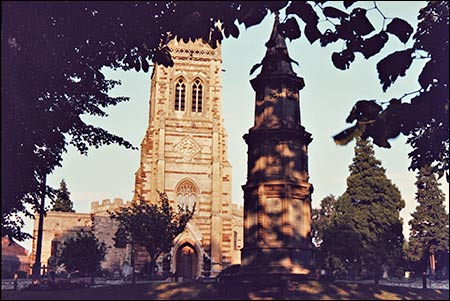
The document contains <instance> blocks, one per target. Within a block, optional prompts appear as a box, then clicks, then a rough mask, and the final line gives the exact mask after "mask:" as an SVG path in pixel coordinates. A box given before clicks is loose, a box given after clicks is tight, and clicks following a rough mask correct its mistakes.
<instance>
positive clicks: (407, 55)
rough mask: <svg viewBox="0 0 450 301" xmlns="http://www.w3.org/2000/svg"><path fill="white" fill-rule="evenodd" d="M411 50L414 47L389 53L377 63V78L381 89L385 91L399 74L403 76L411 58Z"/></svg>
mask: <svg viewBox="0 0 450 301" xmlns="http://www.w3.org/2000/svg"><path fill="white" fill-rule="evenodd" d="M413 51H414V49H412V48H409V49H406V50H402V51H397V52H394V53H391V54H390V55H388V56H387V57H385V58H384V59H382V60H381V61H380V62H379V63H378V64H377V71H378V78H379V79H380V83H381V84H382V85H383V91H386V90H387V88H388V87H389V86H390V85H391V84H392V83H394V82H395V80H396V79H397V78H398V77H399V76H405V74H406V70H407V69H408V68H409V67H410V66H411V63H412V60H413V58H412V53H413Z"/></svg>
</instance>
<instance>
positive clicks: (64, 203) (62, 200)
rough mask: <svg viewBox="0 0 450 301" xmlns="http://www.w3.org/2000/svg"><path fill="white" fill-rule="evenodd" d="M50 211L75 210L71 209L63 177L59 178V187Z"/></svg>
mask: <svg viewBox="0 0 450 301" xmlns="http://www.w3.org/2000/svg"><path fill="white" fill-rule="evenodd" d="M51 211H60V212H75V210H73V203H72V201H71V200H70V192H69V190H68V189H67V185H66V181H64V179H62V180H61V183H60V184H59V189H58V190H57V191H56V199H55V201H54V203H53V208H52V209H51Z"/></svg>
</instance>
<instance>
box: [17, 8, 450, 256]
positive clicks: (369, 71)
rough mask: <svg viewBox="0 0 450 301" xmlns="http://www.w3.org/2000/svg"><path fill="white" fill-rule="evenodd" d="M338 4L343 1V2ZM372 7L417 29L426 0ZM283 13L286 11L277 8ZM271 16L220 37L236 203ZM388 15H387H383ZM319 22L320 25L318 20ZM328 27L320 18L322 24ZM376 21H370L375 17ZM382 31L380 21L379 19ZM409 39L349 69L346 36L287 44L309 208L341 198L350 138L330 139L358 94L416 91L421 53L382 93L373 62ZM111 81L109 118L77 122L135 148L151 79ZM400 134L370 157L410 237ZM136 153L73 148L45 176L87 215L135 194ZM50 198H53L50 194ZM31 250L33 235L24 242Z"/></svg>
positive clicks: (119, 75)
mask: <svg viewBox="0 0 450 301" xmlns="http://www.w3.org/2000/svg"><path fill="white" fill-rule="evenodd" d="M340 3H342V2H339V5H341V4H340ZM365 5H366V6H367V8H370V7H372V6H373V3H372V1H370V2H366V3H365ZM377 5H378V7H379V8H380V9H381V11H382V12H383V13H384V15H386V16H387V17H394V16H396V17H401V18H403V19H405V20H407V21H408V22H409V23H410V24H411V25H412V26H413V27H414V28H415V27H416V24H417V20H416V19H417V12H418V9H419V8H420V7H423V6H424V2H417V1H392V2H384V1H383V2H381V1H379V2H377ZM367 15H368V17H369V18H371V20H375V22H374V23H376V22H381V21H382V18H381V17H380V14H379V13H378V12H377V11H376V10H370V11H368V13H367ZM281 20H283V15H281ZM273 21H274V18H273V15H270V16H268V17H266V18H265V19H264V21H263V22H262V23H261V24H259V25H257V26H254V27H250V28H249V29H247V30H246V29H245V27H244V26H243V25H240V26H239V29H240V35H239V38H238V39H233V38H229V39H225V40H224V41H223V43H222V59H223V63H222V69H223V73H222V86H223V88H222V100H223V118H224V122H225V128H226V130H227V133H228V156H229V158H228V159H229V161H230V163H231V165H232V167H233V174H232V201H233V203H237V204H241V205H242V204H243V193H242V189H241V186H242V185H243V184H245V181H246V176H247V175H246V166H247V145H246V144H245V142H244V140H243V139H242V136H243V135H244V134H245V133H247V132H248V129H249V128H250V127H252V126H253V118H254V102H255V93H254V91H253V89H252V88H251V86H250V82H249V80H250V79H252V78H254V77H255V76H256V75H257V74H258V73H259V71H260V70H257V71H256V72H255V73H254V74H253V75H250V74H249V72H250V69H251V67H252V66H253V65H254V64H256V63H259V62H260V61H261V60H262V58H263V57H264V54H265V51H266V48H265V46H264V44H265V42H266V41H267V40H268V39H269V36H270V33H271V30H272V26H273ZM387 22H389V20H387ZM321 24H322V23H321ZM323 25H325V24H323ZM374 25H376V24H374ZM375 27H376V28H379V27H380V26H375ZM411 43H412V40H410V41H409V42H408V43H407V44H406V45H404V44H402V43H401V42H400V41H399V40H398V39H397V38H396V37H394V36H392V35H390V36H389V41H388V43H387V46H386V47H385V49H384V50H383V51H382V52H381V53H379V54H377V55H375V56H374V57H372V58H370V59H369V60H365V59H364V58H363V56H362V55H361V54H357V55H356V60H355V61H354V62H353V63H352V65H351V66H350V69H349V70H346V71H342V70H338V69H336V68H335V67H334V66H333V64H332V62H331V53H332V52H333V51H341V50H342V47H343V42H337V43H334V44H333V45H332V47H327V48H321V47H320V45H319V43H318V42H316V43H314V44H313V45H310V44H309V42H308V41H307V39H306V38H305V37H304V36H302V37H301V38H300V39H298V40H294V41H292V42H289V41H288V42H287V45H288V51H289V54H290V57H291V58H292V59H294V60H295V61H297V62H298V63H299V66H297V65H295V64H293V68H294V71H295V72H296V73H297V75H298V76H301V77H303V78H304V80H305V84H306V86H305V88H303V90H301V91H300V112H301V120H302V125H303V126H305V128H306V130H307V131H308V132H310V133H311V134H312V137H313V141H312V142H311V144H310V145H309V151H308V152H309V175H310V179H309V182H310V183H312V184H313V185H314V193H313V195H312V206H313V207H314V208H316V207H319V205H320V201H321V200H322V199H323V198H324V197H325V196H327V195H329V194H333V195H335V196H340V195H342V194H343V193H344V191H345V189H346V179H347V177H348V176H349V169H348V166H349V165H350V164H351V162H352V158H353V155H354V145H355V142H354V141H352V142H351V143H349V144H348V145H347V146H338V145H336V144H335V143H334V141H333V139H332V136H333V135H335V134H337V133H339V132H340V131H342V130H344V129H345V128H347V127H349V126H351V125H350V124H347V123H345V119H346V118H347V116H348V114H349V112H350V110H351V108H352V106H353V105H354V104H355V103H356V101H358V100H362V99H366V100H370V99H376V100H378V101H387V100H390V99H391V98H393V97H401V96H403V95H404V94H405V93H407V92H411V91H415V90H417V89H418V88H419V84H418V82H417V76H418V74H419V73H420V70H421V68H422V67H423V64H424V63H426V62H425V61H424V60H421V61H419V62H418V61H417V60H415V61H414V62H413V64H412V67H411V68H410V69H409V71H408V72H407V76H405V77H402V78H400V79H398V80H397V81H396V82H395V84H394V85H393V86H392V87H391V88H389V89H388V91H387V92H386V93H383V91H382V89H381V85H380V84H379V80H378V75H377V72H376V68H375V65H376V63H377V62H378V61H380V60H381V59H382V58H384V57H385V56H386V55H387V54H388V53H390V52H392V51H393V50H394V49H395V51H398V50H403V49H405V48H408V47H410V46H411ZM104 71H105V72H104V73H105V75H106V76H107V77H108V78H111V79H118V80H120V81H121V83H122V84H121V85H120V86H118V87H116V88H114V89H113V90H112V91H111V95H113V96H128V97H130V100H129V101H128V102H123V103H120V104H118V105H116V106H115V107H110V108H107V109H106V112H107V113H108V114H109V116H108V117H103V118H100V117H99V118H97V117H92V116H86V115H84V116H83V120H84V121H86V122H87V123H91V124H93V125H95V126H100V127H103V128H105V129H107V130H108V131H110V132H111V133H114V134H117V135H119V136H122V137H123V138H125V139H126V140H128V141H130V142H131V143H132V144H133V145H134V146H137V147H140V143H141V141H142V138H143V137H144V134H145V131H146V129H147V127H148V120H149V116H148V113H149V97H150V76H151V71H149V72H148V73H144V72H142V71H141V72H135V71H134V70H131V71H127V72H124V71H119V70H117V71H113V70H110V69H104ZM405 142H406V138H405V137H404V136H400V137H398V138H396V139H394V140H390V143H391V145H392V147H391V148H390V149H383V148H379V147H377V146H375V147H374V150H375V156H376V157H377V158H378V159H379V160H381V162H382V166H383V167H384V168H385V169H386V175H387V177H388V178H389V179H391V180H392V182H393V183H394V184H395V185H397V187H398V188H399V190H400V192H401V194H402V197H403V199H404V200H405V203H406V207H405V208H404V209H403V210H402V211H401V213H400V215H401V217H402V218H403V220H404V226H403V233H404V235H405V237H408V236H409V227H408V224H407V221H409V219H410V215H411V213H412V212H413V211H414V209H415V207H416V206H417V202H416V201H415V192H416V188H415V185H414V182H415V176H416V174H415V173H414V172H412V171H409V170H408V167H409V164H410V160H409V159H408V153H409V152H410V151H411V150H412V149H411V147H410V146H409V145H407V144H405ZM139 158H140V150H130V149H125V148H123V147H120V146H118V145H110V146H104V147H101V148H99V149H95V148H92V149H90V151H89V153H88V155H87V156H84V155H81V154H79V153H78V152H77V150H76V149H75V148H74V147H72V146H69V147H68V152H67V153H65V154H64V155H63V162H62V165H63V167H61V168H56V169H55V171H54V172H53V173H52V174H50V175H49V176H48V178H47V182H48V184H49V185H51V186H53V187H59V183H60V182H61V180H62V179H65V181H66V183H67V187H68V189H69V191H70V192H71V199H72V201H73V203H74V209H75V210H76V211H77V212H86V213H87V212H89V211H90V206H91V202H93V201H101V200H103V199H107V198H109V199H113V198H122V199H123V200H124V201H127V200H130V199H131V198H132V196H133V189H134V173H135V172H136V170H137V169H138V167H139ZM440 182H441V183H442V186H441V187H440V188H441V189H442V190H443V191H444V193H445V194H446V208H447V212H448V208H449V205H448V204H449V197H448V190H449V185H448V183H447V182H446V181H445V180H444V179H442V180H441V181H440ZM47 203H49V200H47ZM32 227H33V220H28V221H27V222H26V225H25V228H24V230H25V231H26V232H28V233H31V232H32ZM21 245H23V246H24V247H25V248H27V249H28V250H31V240H27V241H25V242H22V243H21Z"/></svg>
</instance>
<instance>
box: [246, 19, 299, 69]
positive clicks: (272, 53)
mask: <svg viewBox="0 0 450 301" xmlns="http://www.w3.org/2000/svg"><path fill="white" fill-rule="evenodd" d="M266 47H267V51H266V55H265V56H264V58H263V60H262V62H261V63H260V64H257V65H255V66H254V70H255V67H256V68H257V67H259V66H262V71H261V75H269V74H291V75H295V72H294V71H293V70H292V66H291V63H296V64H298V63H297V62H295V61H294V60H292V59H291V58H290V57H289V53H288V49H287V46H286V38H285V37H284V36H282V35H281V33H280V17H279V13H278V12H275V22H274V24H273V28H272V33H271V34H270V38H269V41H267V43H266ZM254 70H253V71H254Z"/></svg>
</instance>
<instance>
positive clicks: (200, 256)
mask: <svg viewBox="0 0 450 301" xmlns="http://www.w3.org/2000/svg"><path fill="white" fill-rule="evenodd" d="M169 47H170V49H171V53H172V59H173V61H174V66H173V67H164V66H160V65H155V66H154V68H153V74H152V76H151V95H150V112H149V124H148V128H147V130H146V132H145V136H144V138H143V140H142V143H141V158H140V165H139V167H138V169H137V171H136V173H135V190H134V191H135V192H134V196H133V199H134V200H136V199H138V198H140V199H144V200H146V201H150V202H157V201H158V200H159V195H158V191H160V192H166V193H167V195H168V197H169V200H170V201H171V203H172V205H173V206H175V207H176V206H177V205H187V206H193V205H194V204H195V206H196V211H195V214H194V217H193V218H192V220H191V221H190V222H189V223H188V225H187V227H186V229H185V231H184V232H183V233H182V234H180V235H179V236H178V237H177V238H176V239H175V241H174V247H173V248H172V250H171V254H170V266H171V271H172V272H173V273H177V274H178V275H179V276H181V277H187V278H197V277H201V276H202V275H204V274H205V271H204V269H203V267H204V260H211V275H212V276H214V275H217V274H218V273H219V272H220V271H221V270H222V269H223V268H224V267H226V266H228V265H230V264H235V263H240V257H241V255H240V249H241V247H242V242H243V208H242V207H241V206H238V205H236V204H233V203H232V200H231V165H230V163H229V162H228V159H227V134H226V131H225V128H224V122H223V118H222V95H221V92H222V82H221V71H222V56H221V48H220V45H219V46H218V47H217V48H216V49H212V48H211V47H210V46H209V45H208V44H204V43H202V42H200V41H196V42H192V41H189V42H188V43H184V42H182V41H176V40H172V41H171V42H170V43H169ZM143 88H145V87H143ZM123 205H126V204H124V203H123V201H122V200H121V199H115V200H114V201H113V202H110V201H109V200H104V201H103V202H102V203H101V204H100V203H98V202H93V203H92V206H91V207H92V208H91V212H90V213H65V212H63V213H60V212H50V213H48V214H47V217H46V218H45V220H44V236H43V243H42V258H41V262H43V263H47V260H48V258H50V256H52V255H55V256H56V255H57V254H58V252H60V249H61V246H62V243H63V241H64V239H65V238H66V237H68V236H71V235H74V234H75V233H76V232H78V231H80V230H81V229H83V230H84V231H90V229H92V228H91V226H92V225H93V226H94V228H93V229H94V232H95V234H96V236H97V237H98V238H99V240H100V241H104V242H105V243H106V244H107V246H108V247H109V248H108V249H107V255H106V258H105V261H104V262H103V263H102V268H103V269H106V270H114V269H115V270H120V268H121V267H123V265H124V263H125V261H127V262H130V261H129V256H130V252H129V250H128V249H125V250H124V249H116V248H114V242H113V240H112V237H113V234H114V233H115V230H114V229H116V227H117V225H115V224H114V223H113V222H112V221H111V220H110V219H109V216H108V214H107V212H106V210H111V209H114V208H117V207H120V206H123ZM37 221H38V218H37V219H36V221H35V230H34V233H33V234H34V235H33V237H34V238H36V237H37ZM35 241H36V239H33V249H32V253H31V256H30V261H31V263H34V257H35V253H36V250H35ZM161 260H162V258H160V262H159V264H160V266H161ZM145 261H146V254H145V251H144V252H140V253H138V260H137V263H138V265H140V266H141V267H142V266H143V263H144V262H145ZM205 266H206V265H205ZM160 270H161V268H160Z"/></svg>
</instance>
